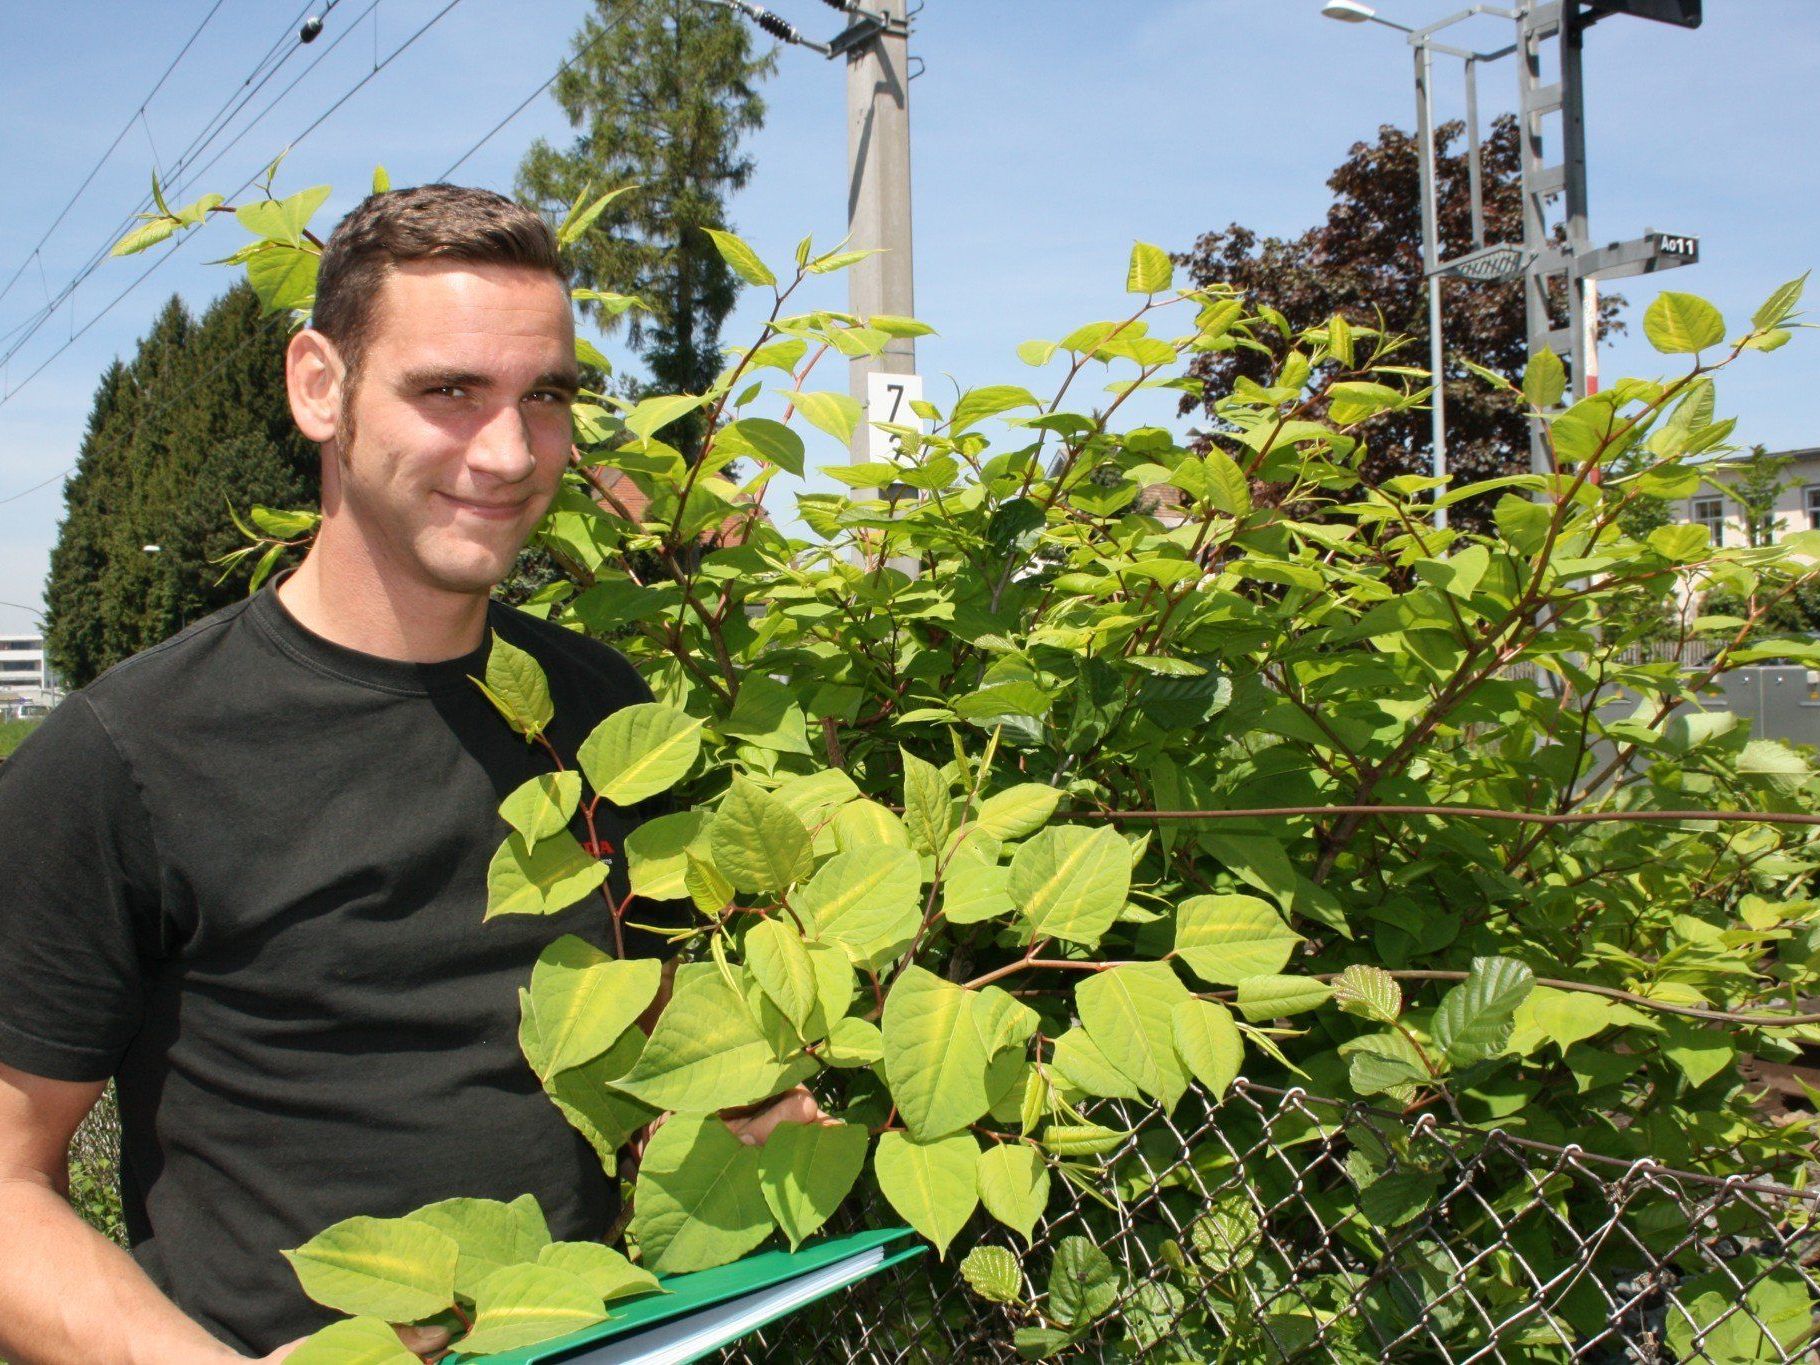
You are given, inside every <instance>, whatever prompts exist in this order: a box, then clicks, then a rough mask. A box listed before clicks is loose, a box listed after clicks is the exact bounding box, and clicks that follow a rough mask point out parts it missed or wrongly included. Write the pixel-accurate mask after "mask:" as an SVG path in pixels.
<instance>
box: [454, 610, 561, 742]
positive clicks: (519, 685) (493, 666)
mask: <svg viewBox="0 0 1820 1365" xmlns="http://www.w3.org/2000/svg"><path fill="white" fill-rule="evenodd" d="M474 681H475V682H476V683H477V684H479V686H480V690H481V691H482V692H484V693H485V694H486V697H487V700H488V701H490V702H492V703H493V705H494V706H495V707H496V708H497V709H498V711H499V714H500V715H502V716H504V717H505V718H506V723H507V724H509V725H510V726H511V727H512V728H513V729H514V730H516V731H518V733H519V734H521V735H523V736H524V737H525V739H526V740H527V741H529V740H531V739H533V738H535V737H536V736H537V735H540V734H542V733H543V728H544V726H546V725H548V724H549V723H550V719H551V717H553V716H554V715H555V714H556V706H555V704H554V703H553V702H551V700H550V683H549V680H548V679H547V678H545V677H544V674H543V669H542V668H541V667H540V666H539V665H538V662H537V660H535V659H533V658H532V657H531V656H530V655H529V654H527V653H525V651H524V650H522V649H520V648H519V647H518V646H517V645H515V644H513V643H511V642H510V641H509V640H505V639H503V638H501V636H500V634H499V632H498V631H494V632H493V648H492V649H491V650H490V651H488V653H487V676H486V681H485V682H484V683H482V682H480V680H479V679H478V678H477V679H475V680H474Z"/></svg>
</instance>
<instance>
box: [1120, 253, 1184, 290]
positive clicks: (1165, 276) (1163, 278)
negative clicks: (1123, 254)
mask: <svg viewBox="0 0 1820 1365" xmlns="http://www.w3.org/2000/svg"><path fill="white" fill-rule="evenodd" d="M1174 278H1175V266H1174V265H1173V264H1172V263H1171V261H1170V259H1169V253H1168V252H1167V251H1164V250H1163V248H1162V247H1160V246H1152V245H1151V244H1150V243H1149V242H1133V243H1132V244H1131V264H1130V266H1129V267H1128V268H1127V269H1126V271H1125V288H1126V290H1127V291H1128V292H1129V293H1133V294H1159V293H1161V292H1162V291H1163V290H1165V289H1167V288H1169V283H1170V281H1171V280H1173V279H1174Z"/></svg>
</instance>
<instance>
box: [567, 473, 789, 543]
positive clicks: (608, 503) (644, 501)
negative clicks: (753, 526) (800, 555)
mask: <svg viewBox="0 0 1820 1365" xmlns="http://www.w3.org/2000/svg"><path fill="white" fill-rule="evenodd" d="M598 478H599V484H598V487H599V489H600V490H601V491H600V496H598V497H597V498H595V502H596V503H598V504H599V505H600V506H601V507H603V508H605V509H606V510H607V511H609V512H612V513H613V514H614V515H616V516H617V515H620V514H621V513H622V512H623V513H626V514H629V515H630V517H631V519H632V520H633V521H643V520H644V519H645V517H646V516H647V515H648V514H649V513H650V510H651V500H650V499H649V498H647V497H646V496H645V493H644V490H643V489H642V488H640V487H639V486H638V485H637V484H636V483H635V482H634V481H633V480H632V478H631V477H630V476H629V475H628V474H626V472H625V471H624V470H620V469H613V468H611V467H608V468H606V469H603V470H601V471H600V473H599V475H598ZM739 501H740V502H741V503H742V504H746V505H750V503H751V502H752V499H750V498H741V499H739ZM750 516H751V514H750V513H748V512H735V513H732V514H731V515H730V516H728V517H727V519H726V520H725V521H723V522H721V524H720V526H719V528H718V529H716V530H715V531H714V532H713V533H712V534H711V535H709V536H706V537H704V539H705V540H708V541H710V542H712V547H713V548H725V547H727V546H731V545H740V544H744V542H745V539H746V526H747V523H748V520H749V518H750ZM758 520H760V521H770V520H771V514H770V513H769V512H767V511H765V509H764V507H763V506H760V507H759V509H758Z"/></svg>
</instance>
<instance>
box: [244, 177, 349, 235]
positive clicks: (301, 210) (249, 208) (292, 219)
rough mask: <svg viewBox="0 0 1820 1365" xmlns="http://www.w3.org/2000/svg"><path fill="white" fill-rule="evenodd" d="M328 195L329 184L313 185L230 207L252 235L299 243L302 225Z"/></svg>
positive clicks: (307, 222)
mask: <svg viewBox="0 0 1820 1365" xmlns="http://www.w3.org/2000/svg"><path fill="white" fill-rule="evenodd" d="M328 197H329V187H328V186H327V185H316V186H313V187H312V188H310V189H307V190H299V191H298V192H297V193H296V194H293V195H291V196H290V197H289V198H286V199H261V200H258V201H256V202H255V203H251V204H242V205H241V206H240V207H239V208H237V209H235V210H234V218H235V220H236V221H237V222H239V224H240V226H241V227H243V228H245V229H246V230H247V231H248V232H250V233H252V234H253V235H254V236H255V237H264V238H265V239H266V240H268V241H273V242H283V243H284V244H285V245H287V246H293V247H301V246H302V245H303V233H304V229H305V228H307V227H308V226H309V224H310V219H311V218H313V217H314V216H315V214H316V210H317V209H319V208H321V207H322V206H323V204H324V202H326V201H327V199H328Z"/></svg>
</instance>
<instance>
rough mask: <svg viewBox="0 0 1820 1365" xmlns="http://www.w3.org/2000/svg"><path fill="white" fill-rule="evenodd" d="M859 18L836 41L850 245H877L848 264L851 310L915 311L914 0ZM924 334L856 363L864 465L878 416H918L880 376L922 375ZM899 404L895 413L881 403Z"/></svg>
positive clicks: (852, 372) (856, 457)
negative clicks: (843, 91)
mask: <svg viewBox="0 0 1820 1365" xmlns="http://www.w3.org/2000/svg"><path fill="white" fill-rule="evenodd" d="M848 12H849V13H851V14H852V15H853V16H854V21H853V23H852V24H851V25H849V26H848V28H847V29H846V30H845V31H844V32H843V33H841V34H840V35H839V36H837V37H836V38H835V39H834V41H833V42H832V43H830V44H829V47H830V49H831V50H832V52H831V55H844V56H845V57H846V59H847V231H848V242H847V246H848V249H849V250H855V251H860V250H877V251H878V254H877V255H874V256H868V257H867V258H866V259H865V260H863V261H861V262H860V263H859V264H858V265H855V266H853V267H852V268H851V269H850V270H849V271H848V272H847V288H848V294H847V299H848V303H847V307H848V311H849V312H852V313H856V314H858V315H859V316H861V317H869V316H871V315H872V314H875V313H885V314H890V315H893V316H896V317H915V316H916V298H915V289H914V283H913V279H914V277H913V272H912V256H911V243H910V69H909V67H910V54H909V47H910V43H909V25H908V23H907V21H906V17H905V0H870V3H869V4H868V5H866V6H865V7H861V6H860V5H857V4H856V5H852V6H851V7H850V8H849V11H848ZM915 373H916V342H915V340H914V339H913V338H910V337H892V338H891V339H890V341H888V342H887V343H886V344H885V349H884V350H883V351H882V352H880V353H879V354H878V355H876V356H858V357H855V358H854V359H853V360H851V361H850V362H848V380H849V384H850V392H851V393H852V395H853V397H854V398H855V399H856V400H857V401H858V402H859V404H860V406H861V407H862V408H863V409H864V410H865V419H864V420H863V421H862V422H861V423H860V426H859V429H858V430H857V431H856V432H855V433H854V436H853V446H852V456H853V462H854V463H855V464H863V463H865V462H866V461H868V460H871V459H875V458H877V456H876V454H875V453H874V452H875V451H876V449H877V445H876V443H875V434H874V433H873V431H872V429H871V426H870V423H871V422H874V421H892V422H905V423H911V422H914V419H913V418H912V417H911V416H910V413H909V410H908V406H907V404H908V400H909V399H910V398H918V397H921V396H922V395H921V391H920V389H917V390H916V391H915V392H911V388H912V386H911V385H909V384H903V383H899V384H895V385H893V384H890V383H889V382H877V381H874V379H873V376H875V375H915ZM887 403H888V404H889V405H890V408H889V410H886V411H878V412H875V411H873V409H874V407H875V406H877V405H881V404H887Z"/></svg>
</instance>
